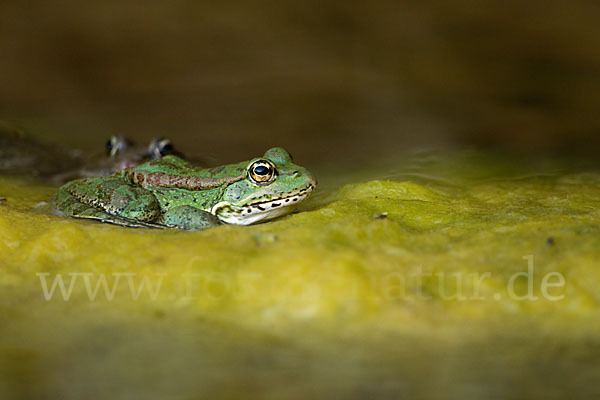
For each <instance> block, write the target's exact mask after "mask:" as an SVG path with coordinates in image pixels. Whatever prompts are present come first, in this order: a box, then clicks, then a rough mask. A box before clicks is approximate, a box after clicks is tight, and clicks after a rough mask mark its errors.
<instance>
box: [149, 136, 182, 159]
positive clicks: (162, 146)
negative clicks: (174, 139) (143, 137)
mask: <svg viewBox="0 0 600 400" xmlns="http://www.w3.org/2000/svg"><path fill="white" fill-rule="evenodd" d="M148 153H150V155H151V156H152V158H154V159H155V160H157V159H159V158H161V157H164V156H167V155H169V154H175V149H174V148H173V144H172V143H171V141H170V140H169V139H166V138H162V137H159V138H155V139H153V140H152V141H151V142H150V145H149V146H148Z"/></svg>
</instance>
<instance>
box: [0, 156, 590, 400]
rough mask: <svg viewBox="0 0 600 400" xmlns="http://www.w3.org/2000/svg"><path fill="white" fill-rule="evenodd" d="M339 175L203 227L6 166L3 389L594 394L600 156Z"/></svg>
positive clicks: (56, 392) (175, 393)
mask: <svg viewBox="0 0 600 400" xmlns="http://www.w3.org/2000/svg"><path fill="white" fill-rule="evenodd" d="M315 172H316V173H317V174H318V175H319V171H315ZM326 172H327V171H324V172H323V173H322V174H321V175H322V176H321V183H322V185H321V187H320V188H319V189H318V191H317V193H315V195H314V196H313V197H312V198H311V199H309V200H308V201H307V202H306V203H305V204H303V205H302V206H301V210H300V211H301V212H299V213H297V214H292V215H289V216H286V217H284V218H281V219H279V220H276V221H272V222H269V223H264V224H260V225H256V226H249V227H239V226H222V227H218V228H214V229H210V230H207V231H203V232H182V231H161V230H145V229H128V228H122V227H117V226H112V225H108V224H101V223H96V222H93V221H85V220H75V219H67V218H64V217H60V216H58V215H54V214H53V213H52V204H51V202H52V199H53V196H54V194H55V192H56V188H52V187H47V186H43V185H39V184H34V183H28V182H25V181H22V180H17V179H16V178H0V198H2V199H4V200H0V254H2V257H1V258H0V285H1V286H0V288H1V290H0V324H1V325H0V398H2V399H4V398H64V399H71V398H72V399H77V398H111V399H132V398H146V399H148V398H157V399H164V398H174V399H175V398H177V399H180V398H181V399H195V398H198V399H200V398H297V399H304V398H332V397H333V398H357V399H358V398H365V397H368V396H371V395H372V396H386V397H392V396H398V395H404V396H407V398H410V396H418V397H419V398H489V397H496V398H536V397H540V398H542V397H545V395H554V396H558V397H561V396H569V395H572V394H573V393H575V394H577V395H582V396H583V397H586V396H593V395H596V394H599V392H598V390H599V389H598V387H597V384H596V383H597V381H598V379H600V365H598V362H597V360H598V357H600V337H599V336H598V334H599V333H600V312H599V310H600V308H599V302H600V290H599V289H598V287H599V283H600V173H599V172H598V171H597V170H595V169H593V168H591V169H590V168H574V167H569V166H568V163H567V164H565V163H561V162H557V161H553V160H542V161H539V162H528V163H526V165H524V166H519V165H518V164H517V163H516V162H515V160H513V159H502V158H497V157H491V156H487V155H480V154H470V153H467V154H466V155H465V154H463V153H457V154H453V155H446V156H436V155H433V156H431V155H429V156H427V155H426V156H423V155H421V156H413V157H412V158H409V159H402V161H398V162H391V163H389V164H387V165H386V166H384V167H381V166H380V167H378V168H373V169H372V170H368V169H367V170H353V171H352V174H353V175H352V176H350V175H349V174H346V175H345V176H341V177H340V176H339V174H337V173H335V172H332V173H331V174H330V175H327V174H326ZM530 269H531V270H530ZM530 272H531V273H532V274H531V276H524V275H525V274H526V273H527V274H529V273H530ZM519 273H520V275H518V274H519ZM515 274H517V275H515ZM529 277H531V279H530V280H528V278H529ZM561 277H562V278H561ZM57 278H60V279H62V282H63V283H64V289H65V291H66V292H69V291H70V294H66V292H65V294H63V293H62V291H61V288H60V286H56V287H55V289H54V292H53V293H52V294H50V291H51V289H52V285H53V283H55V282H58V281H57V280H56V279H57ZM511 278H512V285H511V284H510V283H511ZM103 280H106V283H107V286H106V290H105V288H104V286H102V282H103ZM544 280H545V284H546V286H545V289H542V286H543V285H544ZM98 282H100V283H99V284H98ZM44 284H45V285H46V286H44ZM71 284H72V286H71ZM143 284H145V285H146V286H142V287H141V289H140V286H141V285H143ZM97 285H99V286H97ZM530 285H531V289H532V292H531V293H529V292H528V291H529V289H530ZM96 289H97V290H96ZM113 289H114V292H111V291H112V290H113ZM511 290H512V291H511ZM575 371H576V372H575Z"/></svg>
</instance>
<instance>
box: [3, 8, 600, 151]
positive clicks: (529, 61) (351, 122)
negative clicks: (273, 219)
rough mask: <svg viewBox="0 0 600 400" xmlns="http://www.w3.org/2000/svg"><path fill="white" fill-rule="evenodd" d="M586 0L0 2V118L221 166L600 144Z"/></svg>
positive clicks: (90, 146) (597, 27) (596, 68)
mask: <svg viewBox="0 0 600 400" xmlns="http://www.w3.org/2000/svg"><path fill="white" fill-rule="evenodd" d="M599 21H600V2H597V1H592V0H580V1H564V0H562V1H556V0H543V1H542V0H528V1H522V0H492V1H472V0H471V1H467V0H434V1H376V2H367V1H358V0H345V1H330V0H319V1H316V0H303V1H281V0H280V1H274V0H273V1H270V0H255V1H252V2H248V1H241V0H233V1H219V2H198V1H185V0H172V1H158V0H144V1H123V0H119V1H114V0H113V1H103V2H82V1H75V0H63V1H42V0H37V1H16V0H3V1H2V2H0V119H4V120H8V121H11V122H14V123H16V124H18V125H20V126H21V127H23V128H25V129H26V130H27V131H29V132H31V133H32V134H33V135H34V136H36V137H38V138H43V139H44V140H47V141H51V142H58V143H62V144H65V145H68V146H73V147H77V148H81V149H84V150H94V149H98V148H100V147H101V146H103V144H104V141H105V140H106V137H107V136H109V135H111V134H126V135H129V136H131V137H133V138H136V139H138V140H139V141H146V140H147V139H149V138H150V137H153V136H157V135H165V136H169V137H171V138H172V139H173V140H174V142H175V143H176V144H177V145H178V147H179V148H181V149H183V150H185V151H187V152H191V153H195V154H199V155H205V156H208V157H211V158H213V159H215V160H218V161H233V160H239V159H243V158H248V157H250V156H254V155H255V154H261V153H262V152H263V151H264V150H265V149H266V148H268V147H270V146H273V145H281V146H284V147H286V148H288V149H289V150H290V151H291V152H292V153H294V155H295V156H296V158H297V160H299V162H300V161H302V162H305V161H306V162H316V161H319V160H328V161H334V162H335V160H354V159H360V158H373V157H376V156H381V155H385V154H387V153H392V152H397V151H400V150H404V149H407V148H413V147H442V148H444V147H446V146H451V147H453V146H464V145H477V146H491V147H494V148H502V149H508V150H517V151H524V152H548V153H552V152H576V153H581V154H583V153H587V154H595V153H596V152H597V151H598V150H599V149H600V116H599V112H598V109H599V106H600V22H599Z"/></svg>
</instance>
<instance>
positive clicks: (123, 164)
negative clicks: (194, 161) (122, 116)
mask: <svg viewBox="0 0 600 400" xmlns="http://www.w3.org/2000/svg"><path fill="white" fill-rule="evenodd" d="M169 154H173V155H178V156H179V157H181V158H184V155H183V154H181V153H179V152H178V151H177V150H176V149H175V148H174V146H173V143H172V142H171V140H170V139H168V138H164V137H156V138H153V139H152V140H150V142H149V144H148V145H147V146H142V145H137V144H136V143H134V142H133V141H132V140H130V139H129V138H128V137H126V136H122V135H113V136H111V137H110V138H109V139H108V141H107V142H106V144H105V149H104V151H103V152H102V153H101V154H100V153H96V154H93V155H91V156H88V157H86V158H85V159H82V161H81V163H80V164H81V165H79V166H78V167H77V168H73V169H70V170H67V171H62V172H60V173H56V174H54V175H52V176H51V177H50V178H49V179H48V180H49V181H50V182H51V183H53V184H55V185H62V184H64V183H67V182H68V181H71V180H74V179H77V178H84V177H90V176H109V175H112V174H114V173H116V172H118V171H121V170H123V169H126V168H131V167H135V166H137V165H139V164H142V163H144V162H146V161H149V160H157V159H159V158H161V157H163V156H165V155H169Z"/></svg>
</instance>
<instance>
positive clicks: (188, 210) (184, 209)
mask: <svg viewBox="0 0 600 400" xmlns="http://www.w3.org/2000/svg"><path fill="white" fill-rule="evenodd" d="M161 223H162V224H164V225H166V226H168V227H171V228H179V229H186V230H196V231H201V230H203V229H208V228H212V227H214V226H217V225H221V222H220V221H219V219H218V218H217V217H215V216H214V215H213V214H211V213H209V212H207V211H203V210H200V209H198V208H195V207H192V206H178V207H173V208H171V209H169V210H168V211H167V212H165V213H164V214H163V216H162V219H161Z"/></svg>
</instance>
